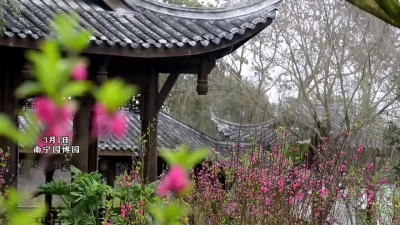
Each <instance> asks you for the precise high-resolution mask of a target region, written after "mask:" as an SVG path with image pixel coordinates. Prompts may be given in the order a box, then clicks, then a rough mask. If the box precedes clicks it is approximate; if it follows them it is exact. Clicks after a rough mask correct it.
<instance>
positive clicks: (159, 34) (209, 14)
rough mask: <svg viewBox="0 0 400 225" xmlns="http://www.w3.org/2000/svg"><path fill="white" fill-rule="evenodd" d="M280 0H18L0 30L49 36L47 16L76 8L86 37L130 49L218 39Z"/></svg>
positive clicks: (248, 26) (247, 26)
mask: <svg viewBox="0 0 400 225" xmlns="http://www.w3.org/2000/svg"><path fill="white" fill-rule="evenodd" d="M280 1H281V0H266V1H258V2H256V3H253V4H250V5H248V6H241V7H238V8H235V9H233V8H219V9H207V8H206V9H197V8H190V7H179V6H172V5H167V4H163V3H158V2H155V1H154V2H153V1H151V0H121V1H118V0H104V2H101V1H93V0H21V1H18V2H19V5H20V9H21V15H22V20H21V19H18V18H17V16H16V15H14V14H13V13H11V10H10V9H9V8H7V7H6V9H5V10H4V18H5V28H6V29H5V32H4V33H5V35H6V37H13V36H16V37H19V38H29V39H39V38H42V37H46V36H53V37H54V36H55V34H54V33H52V32H51V30H50V29H49V26H48V24H49V23H50V22H51V19H52V18H54V16H55V15H56V14H58V13H71V12H77V13H78V14H79V15H80V28H85V29H92V30H94V35H93V36H92V37H91V42H92V43H95V44H97V45H104V44H105V45H108V46H120V47H126V48H131V49H136V48H144V49H146V48H149V47H156V48H161V47H165V48H172V47H184V46H187V47H191V46H195V45H202V46H208V45H218V44H223V40H231V39H232V38H234V36H236V35H243V34H245V33H246V31H247V30H252V29H254V28H255V26H256V25H257V24H260V23H266V22H267V20H271V19H273V18H274V17H275V12H276V4H278V3H279V2H280ZM99 2H100V3H101V4H100V3H99ZM104 3H106V4H108V6H110V8H112V10H110V8H108V7H107V6H106V4H104ZM250 32H251V31H250Z"/></svg>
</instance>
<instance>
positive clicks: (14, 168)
mask: <svg viewBox="0 0 400 225" xmlns="http://www.w3.org/2000/svg"><path fill="white" fill-rule="evenodd" d="M4 54H7V53H4ZM8 60H12V61H13V60H17V59H16V58H11V59H8ZM3 63H4V62H3ZM8 63H10V64H8V65H7V64H1V65H0V112H1V113H4V114H6V115H7V116H8V117H9V118H10V119H11V120H12V121H13V122H14V124H16V125H17V124H18V112H17V111H18V106H19V104H18V100H17V99H16V98H15V97H14V90H15V89H16V87H17V86H18V83H19V77H20V76H19V73H20V71H19V70H18V65H17V64H14V63H16V62H8ZM17 127H18V126H17ZM0 149H2V150H3V152H4V153H5V152H8V154H9V156H8V158H7V159H6V167H7V168H4V170H3V169H2V170H3V171H2V173H3V176H4V182H5V184H4V189H3V190H2V191H4V190H5V189H6V188H9V187H13V186H14V187H16V186H17V172H18V144H17V143H14V142H12V141H10V140H8V139H6V138H4V137H0ZM7 170H8V172H7Z"/></svg>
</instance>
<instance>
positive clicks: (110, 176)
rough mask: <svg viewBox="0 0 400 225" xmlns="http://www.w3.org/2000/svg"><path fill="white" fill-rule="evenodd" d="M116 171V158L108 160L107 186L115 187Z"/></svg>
mask: <svg viewBox="0 0 400 225" xmlns="http://www.w3.org/2000/svg"><path fill="white" fill-rule="evenodd" d="M115 171H116V161H115V158H109V159H107V185H108V186H111V187H114V183H115V177H116V174H115Z"/></svg>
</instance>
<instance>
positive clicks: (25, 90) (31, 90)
mask: <svg viewBox="0 0 400 225" xmlns="http://www.w3.org/2000/svg"><path fill="white" fill-rule="evenodd" d="M41 92H42V87H41V86H40V84H39V83H37V82H33V81H27V82H25V83H23V84H22V85H21V86H19V87H18V89H17V90H16V91H15V94H16V96H17V98H19V99H20V98H26V97H28V96H32V95H38V94H40V93H41Z"/></svg>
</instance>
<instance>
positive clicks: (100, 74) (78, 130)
mask: <svg viewBox="0 0 400 225" xmlns="http://www.w3.org/2000/svg"><path fill="white" fill-rule="evenodd" d="M107 65H108V63H107V62H106V61H104V59H102V58H101V59H100V60H99V59H98V58H93V60H92V61H91V64H90V67H89V79H90V80H93V81H95V82H96V83H97V84H102V83H103V82H104V81H105V80H106V79H107ZM79 103H80V104H79V106H80V108H79V110H78V112H77V113H76V115H75V117H74V124H73V127H74V129H73V130H74V137H73V145H74V146H79V149H80V151H79V154H77V155H75V156H74V155H73V156H72V159H71V164H72V165H73V166H75V167H76V168H78V169H79V170H81V171H82V172H85V173H90V172H95V171H97V170H98V162H99V158H98V139H97V137H93V135H92V128H93V124H92V117H93V106H94V101H93V98H92V97H91V96H84V97H81V98H80V99H79Z"/></svg>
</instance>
